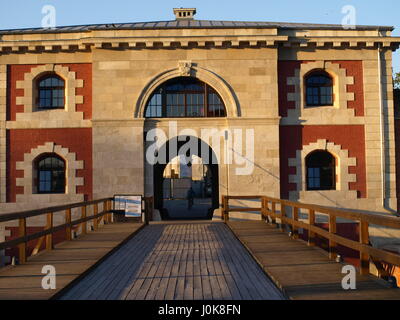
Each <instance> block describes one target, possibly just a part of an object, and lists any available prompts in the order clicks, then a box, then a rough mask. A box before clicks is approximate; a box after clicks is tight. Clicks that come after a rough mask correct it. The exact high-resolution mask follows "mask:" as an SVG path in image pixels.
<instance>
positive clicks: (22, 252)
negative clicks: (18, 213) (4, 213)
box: [18, 218, 26, 264]
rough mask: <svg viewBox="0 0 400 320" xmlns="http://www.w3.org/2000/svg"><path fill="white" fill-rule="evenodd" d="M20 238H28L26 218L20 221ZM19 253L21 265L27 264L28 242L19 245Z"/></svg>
mask: <svg viewBox="0 0 400 320" xmlns="http://www.w3.org/2000/svg"><path fill="white" fill-rule="evenodd" d="M18 236H19V237H20V238H22V237H25V236H26V218H20V219H19V225H18ZM18 253H19V263H20V264H23V263H26V242H23V243H21V244H19V245H18Z"/></svg>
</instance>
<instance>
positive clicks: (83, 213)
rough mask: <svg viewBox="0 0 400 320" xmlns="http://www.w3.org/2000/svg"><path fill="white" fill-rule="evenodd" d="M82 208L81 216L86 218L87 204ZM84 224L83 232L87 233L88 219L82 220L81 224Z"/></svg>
mask: <svg viewBox="0 0 400 320" xmlns="http://www.w3.org/2000/svg"><path fill="white" fill-rule="evenodd" d="M81 210H82V214H81V218H82V219H83V218H86V206H85V205H84V206H82V207H81ZM81 226H82V234H86V233H87V221H84V222H82V224H81Z"/></svg>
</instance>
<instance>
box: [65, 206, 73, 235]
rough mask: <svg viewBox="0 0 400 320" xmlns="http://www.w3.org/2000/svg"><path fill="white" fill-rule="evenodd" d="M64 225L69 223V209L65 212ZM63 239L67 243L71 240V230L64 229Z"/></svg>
mask: <svg viewBox="0 0 400 320" xmlns="http://www.w3.org/2000/svg"><path fill="white" fill-rule="evenodd" d="M65 223H71V208H69V209H67V210H65ZM65 238H66V240H67V241H69V240H71V239H72V228H71V227H66V228H65Z"/></svg>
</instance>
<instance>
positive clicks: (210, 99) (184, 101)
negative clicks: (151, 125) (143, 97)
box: [145, 77, 226, 118]
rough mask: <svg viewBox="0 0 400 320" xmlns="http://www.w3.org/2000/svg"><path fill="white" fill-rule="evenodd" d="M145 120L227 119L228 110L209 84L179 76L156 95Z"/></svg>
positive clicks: (148, 106)
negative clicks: (182, 118)
mask: <svg viewBox="0 0 400 320" xmlns="http://www.w3.org/2000/svg"><path fill="white" fill-rule="evenodd" d="M145 117H146V118H180V117H187V118H195V117H226V111H225V106H224V104H223V102H222V99H221V98H220V96H219V95H218V93H217V92H216V91H215V90H214V89H213V88H211V87H210V86H209V85H207V84H205V83H204V82H202V81H200V80H198V79H195V78H189V77H179V78H175V79H172V80H170V81H167V82H166V83H164V84H162V85H161V86H159V87H158V88H157V89H156V90H155V91H154V92H153V94H152V95H151V97H150V99H149V101H148V103H147V105H146V111H145Z"/></svg>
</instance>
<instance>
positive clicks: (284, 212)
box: [279, 202, 286, 232]
mask: <svg viewBox="0 0 400 320" xmlns="http://www.w3.org/2000/svg"><path fill="white" fill-rule="evenodd" d="M285 217H286V207H285V205H284V204H283V203H282V202H281V225H280V228H279V229H280V230H281V231H282V232H285V231H286V230H285V229H286V228H285V223H284V221H283V219H285Z"/></svg>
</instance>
